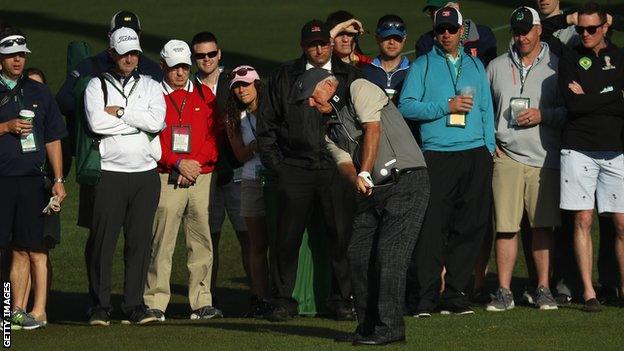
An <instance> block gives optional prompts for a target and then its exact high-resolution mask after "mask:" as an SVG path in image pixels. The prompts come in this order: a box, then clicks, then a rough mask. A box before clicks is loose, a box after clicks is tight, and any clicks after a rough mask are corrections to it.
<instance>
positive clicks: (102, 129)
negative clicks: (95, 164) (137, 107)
mask: <svg viewBox="0 0 624 351" xmlns="http://www.w3.org/2000/svg"><path fill="white" fill-rule="evenodd" d="M104 84H106V83H104ZM161 96H162V93H161ZM163 102H164V100H163ZM84 106H85V115H86V117H87V122H88V123H89V128H90V129H91V131H93V132H94V133H96V134H100V135H119V134H130V133H136V132H137V128H134V127H133V126H131V125H129V124H127V123H126V122H125V121H123V120H122V119H120V118H117V117H115V116H111V115H109V114H108V113H107V112H106V111H105V110H104V107H106V106H104V93H103V92H102V87H101V83H100V78H97V77H96V78H93V79H91V80H90V81H89V84H87V89H86V90H85V95H84Z"/></svg>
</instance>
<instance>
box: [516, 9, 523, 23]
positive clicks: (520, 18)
mask: <svg viewBox="0 0 624 351" xmlns="http://www.w3.org/2000/svg"><path fill="white" fill-rule="evenodd" d="M523 19H524V12H522V11H518V12H517V13H516V21H522V20H523Z"/></svg>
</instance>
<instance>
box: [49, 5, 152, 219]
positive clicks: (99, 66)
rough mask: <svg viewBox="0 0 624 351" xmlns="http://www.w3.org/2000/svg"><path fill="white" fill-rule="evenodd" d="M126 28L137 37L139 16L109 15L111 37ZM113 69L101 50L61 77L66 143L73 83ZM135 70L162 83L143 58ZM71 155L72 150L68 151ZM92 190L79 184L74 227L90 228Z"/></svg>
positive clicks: (72, 138)
mask: <svg viewBox="0 0 624 351" xmlns="http://www.w3.org/2000/svg"><path fill="white" fill-rule="evenodd" d="M121 27H127V28H131V29H133V30H134V31H135V32H137V33H138V34H139V35H140V34H141V22H140V21H139V17H138V16H137V15H136V14H134V13H133V12H130V11H119V12H117V13H115V14H114V15H113V17H112V18H111V22H110V31H109V32H108V37H109V39H110V36H111V34H112V33H113V32H114V31H115V30H117V29H119V28H121ZM114 67H115V62H114V61H113V59H111V56H110V54H109V51H108V50H104V51H102V52H100V53H98V54H97V55H95V56H93V57H89V58H87V59H84V60H82V61H81V62H79V63H78V64H77V65H76V69H75V70H73V71H72V72H70V73H69V74H68V75H67V77H66V78H65V82H63V85H62V86H61V89H60V90H59V92H58V93H57V94H56V102H57V103H58V106H59V108H60V109H61V113H62V114H63V115H64V116H65V118H66V121H67V129H68V130H69V133H70V141H71V143H74V142H75V140H76V138H75V135H73V134H74V131H75V130H76V128H75V124H74V123H75V122H74V121H75V119H76V118H77V117H76V108H77V106H78V105H79V104H78V103H77V101H75V99H74V89H75V87H76V84H77V83H78V81H79V80H80V79H81V78H82V77H97V76H98V75H99V74H101V73H104V72H108V71H109V70H111V69H113V68H114ZM137 71H138V73H140V74H143V75H146V76H149V77H152V78H153V79H155V80H157V81H159V82H160V81H161V80H162V70H161V69H160V66H158V64H157V63H156V62H154V61H152V60H150V59H149V58H148V57H147V56H141V57H140V58H139V63H138V65H137ZM72 152H75V150H72ZM94 198H95V194H94V189H93V186H91V185H86V184H85V185H83V184H81V185H80V193H79V202H78V225H79V226H81V227H84V228H90V227H91V224H92V223H91V222H92V217H93V203H94Z"/></svg>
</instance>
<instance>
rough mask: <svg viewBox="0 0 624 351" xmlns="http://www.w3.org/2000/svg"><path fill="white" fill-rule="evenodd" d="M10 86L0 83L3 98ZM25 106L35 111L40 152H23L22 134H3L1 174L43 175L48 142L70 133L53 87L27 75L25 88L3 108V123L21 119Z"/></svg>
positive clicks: (0, 110)
mask: <svg viewBox="0 0 624 351" xmlns="http://www.w3.org/2000/svg"><path fill="white" fill-rule="evenodd" d="M8 93H9V89H8V88H7V87H6V86H5V85H4V84H0V101H1V100H2V99H3V98H4V97H5V96H6V95H7V94H8ZM21 109H27V110H32V111H33V112H34V113H35V118H34V120H33V133H35V140H36V142H37V147H38V151H36V152H29V153H22V148H21V144H20V137H19V136H18V135H15V134H12V133H6V134H4V135H0V177H16V176H38V175H43V174H44V173H43V171H42V168H43V165H44V164H45V160H46V151H45V144H46V143H49V142H52V141H55V140H60V139H62V138H63V137H65V136H66V135H67V129H66V128H65V122H64V121H63V118H62V116H61V113H60V111H59V108H58V106H57V105H56V101H54V97H53V96H52V93H51V92H50V89H48V87H47V86H46V85H44V84H41V83H39V82H36V81H34V80H32V79H28V78H26V81H25V82H24V84H23V85H22V88H21V91H20V92H19V93H18V94H17V95H16V96H15V97H13V98H11V100H10V101H9V102H8V103H7V104H5V105H4V106H2V107H0V123H4V122H7V121H10V120H12V119H14V118H17V117H18V115H19V111H20V110H21Z"/></svg>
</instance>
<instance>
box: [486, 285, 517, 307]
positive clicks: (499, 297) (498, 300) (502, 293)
mask: <svg viewBox="0 0 624 351" xmlns="http://www.w3.org/2000/svg"><path fill="white" fill-rule="evenodd" d="M514 307H516V305H515V304H514V299H513V294H512V293H511V291H510V290H508V289H505V288H498V290H496V296H494V298H493V299H492V301H491V302H490V303H489V304H488V305H487V307H486V308H485V310H486V311H489V312H503V311H508V310H511V309H513V308H514Z"/></svg>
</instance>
